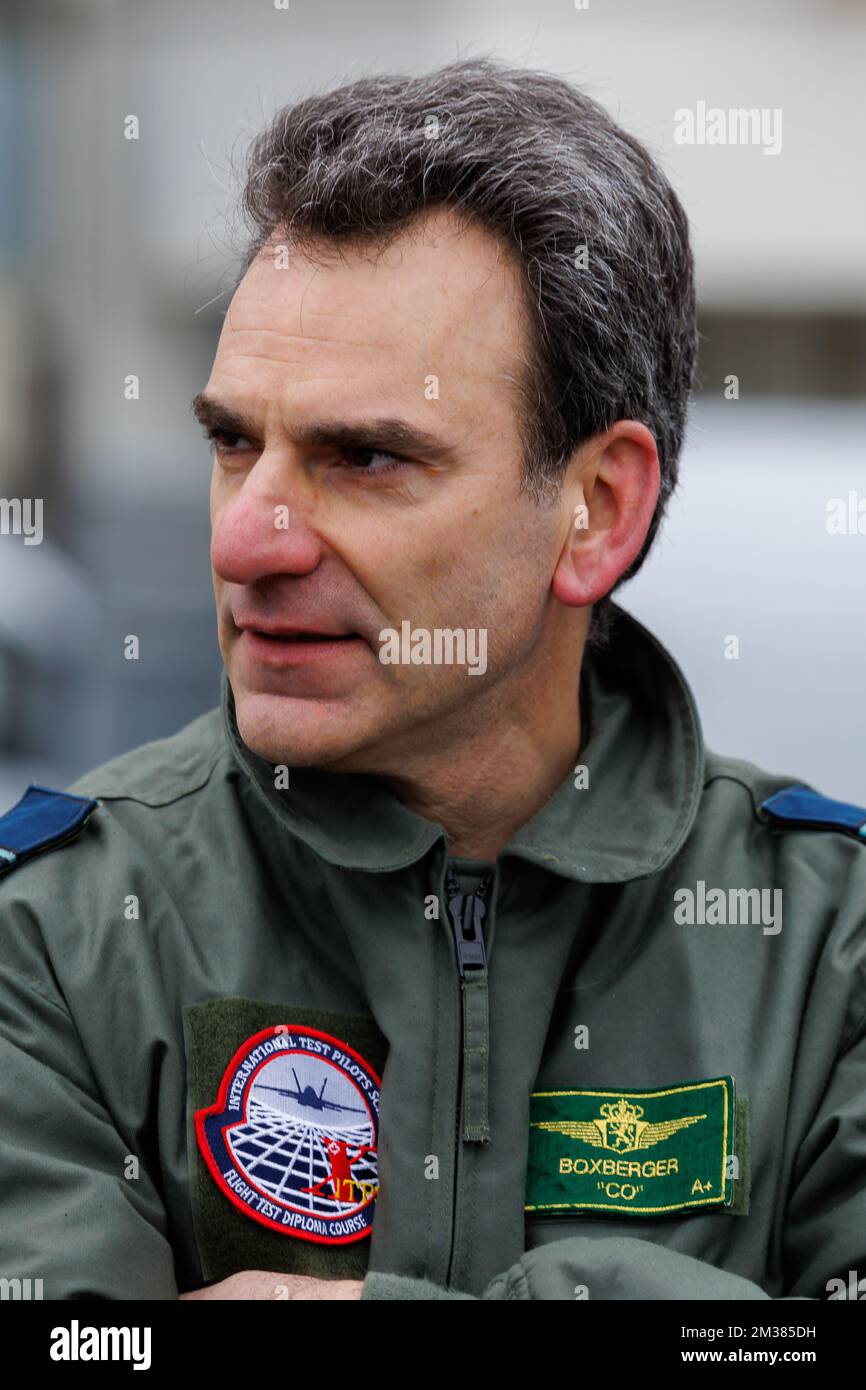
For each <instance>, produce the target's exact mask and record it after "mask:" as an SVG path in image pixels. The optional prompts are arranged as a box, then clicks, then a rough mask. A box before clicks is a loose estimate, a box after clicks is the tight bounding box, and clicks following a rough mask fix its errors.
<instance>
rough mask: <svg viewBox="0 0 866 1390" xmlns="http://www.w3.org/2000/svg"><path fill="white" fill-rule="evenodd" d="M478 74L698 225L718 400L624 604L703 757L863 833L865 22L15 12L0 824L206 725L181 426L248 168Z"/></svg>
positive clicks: (692, 13) (267, 3)
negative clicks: (333, 96)
mask: <svg viewBox="0 0 866 1390" xmlns="http://www.w3.org/2000/svg"><path fill="white" fill-rule="evenodd" d="M277 3H281V0H277ZM486 53H492V54H494V55H496V56H498V57H501V58H503V59H506V60H509V61H513V62H518V63H522V64H525V65H527V66H535V67H545V68H548V69H550V70H552V71H554V72H556V73H558V74H559V75H561V76H566V77H569V78H572V79H573V80H574V81H576V82H578V83H580V84H581V85H582V86H584V87H585V88H586V90H588V91H589V92H590V94H591V95H593V96H595V97H596V98H597V99H598V100H600V101H601V102H603V103H604V104H605V105H606V106H607V107H608V108H609V109H610V110H611V112H612V113H613V114H614V115H615V116H616V117H617V118H618V119H619V120H620V121H621V122H622V124H624V125H625V126H626V128H627V129H629V130H630V131H632V132H633V133H634V134H635V135H637V136H638V137H639V138H640V139H642V140H643V141H644V142H645V143H646V144H647V145H648V146H649V148H650V150H651V151H652V152H653V153H654V154H655V155H656V157H658V158H659V159H660V161H661V163H662V165H663V167H664V168H665V169H666V171H667V172H668V174H669V176H670V177H671V179H672V181H673V183H674V186H675V187H676V189H677V191H678V192H679V194H680V196H681V198H682V200H683V203H684V205H685V207H686V210H687V212H688V214H689V216H690V219H691V223H692V228H693V237H694V247H695V252H696V256H697V261H698V271H699V287H700V322H701V333H702V344H701V359H700V378H701V389H700V391H699V394H698V396H697V399H696V402H695V407H694V412H693V416H692V423H691V428H690V431H689V438H688V444H687V448H686V451H685V456H684V459H683V464H682V484H681V487H680V490H679V492H678V494H677V495H676V497H675V499H674V501H673V504H672V507H671V511H670V514H669V518H668V521H667V523H666V526H665V529H664V531H663V533H662V535H661V537H660V539H659V541H658V542H657V545H656V548H655V552H654V553H653V555H652V557H651V559H650V560H649V561H648V562H647V564H646V565H645V567H644V570H643V571H642V573H641V574H640V575H639V576H638V578H637V579H636V580H634V581H633V582H632V583H631V584H630V585H629V586H628V587H627V588H625V589H623V590H622V591H621V592H620V595H619V597H620V600H621V601H622V602H623V604H624V606H625V607H627V608H629V609H630V610H631V611H632V612H634V613H635V614H636V616H637V617H639V618H640V619H641V620H642V621H644V622H646V623H647V624H648V625H649V626H650V627H652V628H653V630H654V631H655V632H656V633H657V634H658V635H659V637H660V638H661V639H662V641H664V642H665V643H666V644H667V645H668V646H669V647H670V648H671V649H672V651H673V653H674V654H675V656H676V657H677V659H678V660H679V662H680V664H681V666H682V667H683V669H684V671H685V673H686V675H687V676H688V678H689V680H690V681H691V683H692V685H693V688H694V690H695V692H696V695H697V698H698V702H699V705H700V709H701V712H702V718H703V723H704V729H705V733H706V737H707V740H708V742H709V743H710V745H711V746H712V747H714V748H716V749H718V750H719V751H722V752H730V753H734V754H737V755H739V756H741V757H745V758H749V759H751V760H753V761H756V762H758V763H760V764H761V765H762V766H764V767H766V768H769V769H771V770H774V771H781V772H789V773H791V774H794V775H796V776H797V777H799V778H802V779H803V780H807V781H810V782H811V783H813V784H814V785H816V786H817V787H818V788H819V789H820V790H822V791H824V792H826V793H828V794H830V795H833V796H838V797H842V798H844V799H847V800H851V801H855V802H858V803H860V804H864V803H866V733H864V716H863V711H864V709H866V606H864V598H866V583H864V580H866V458H864V453H866V451H864V441H866V399H864V383H866V257H864V234H866V212H864V189H866V177H864V159H863V152H862V125H863V98H862V90H863V89H862V70H863V60H864V55H866V3H864V0H822V3H821V4H820V5H816V4H815V3H813V0H725V3H695V0H659V2H658V3H655V4H649V3H647V0H609V2H608V3H606V2H605V0H589V4H588V6H587V7H585V8H582V7H579V5H576V4H575V3H574V0H525V3H515V2H514V0H496V2H495V3H494V2H493V0H471V3H467V0H438V3H437V4H435V5H431V4H422V3H416V4H409V3H402V4H401V3H398V0H289V3H288V4H287V5H285V7H284V8H280V9H278V8H276V6H275V4H274V0H244V3H240V0H184V3H183V4H178V3H177V0H173V3H169V0H148V2H147V3H146V4H144V3H141V0H138V3H129V4H127V3H124V0H51V3H49V0H26V3H20V4H15V3H10V0H6V3H5V4H4V5H2V6H0V421H2V428H0V498H3V499H14V498H42V499H43V507H44V511H43V516H44V539H43V540H42V543H41V544H38V545H36V544H31V545H28V544H26V540H25V537H24V536H23V535H22V534H16V533H15V528H14V526H13V525H12V518H13V514H12V513H11V512H10V511H8V509H7V510H6V511H5V512H2V513H0V520H3V522H4V524H3V531H2V534H0V809H5V808H6V807H8V806H10V805H11V804H12V803H13V802H14V801H15V800H17V798H18V796H19V795H20V793H21V792H22V791H23V789H24V787H25V786H26V784H27V783H28V782H29V781H37V782H44V783H47V784H48V785H54V786H58V787H62V786H64V785H66V784H68V782H69V781H71V780H72V779H73V778H75V777H77V776H78V775H79V774H80V773H82V772H84V771H86V770H87V769H88V768H90V767H92V766H94V765H96V764H97V763H99V762H102V761H104V760H105V759H107V758H109V757H111V756H113V755H114V754H116V753H119V752H122V751H124V750H125V749H127V748H131V747H133V746H135V745H137V744H140V743H142V742H144V741H146V740H148V739H153V738H158V737H161V736H163V735H165V734H169V733H172V732H173V731H175V730H176V729H177V728H179V727H180V726H181V725H182V724H183V723H185V722H186V721H187V720H189V719H191V718H193V717H194V716H195V715H197V714H199V713H201V712H202V711H204V710H206V709H209V708H210V707H211V706H212V705H214V704H215V703H216V702H217V699H218V676H219V671H220V658H219V651H218V647H217V643H216V631H215V621H214V617H213V603H212V594H211V589H210V575H209V563H208V508H207V489H208V479H209V472H210V464H209V458H208V453H207V447H206V445H205V443H204V441H203V440H202V438H201V436H200V432H199V430H198V427H197V426H196V425H195V423H194V422H193V420H192V418H191V416H190V413H189V401H190V398H191V397H192V396H193V395H194V394H195V392H196V391H198V390H199V389H201V387H202V386H203V385H204V383H205V381H206V379H207V376H208V372H209V368H210V360H211V357H212V353H213V350H214V347H215V344H216V340H217V337H218V334H219V331H220V327H221V324H222V318H223V315H224V313H225V308H226V304H227V302H228V286H229V285H230V284H231V283H232V277H233V273H234V270H235V263H234V261H233V250H232V245H231V240H230V235H229V230H228V227H229V223H227V214H228V213H229V212H230V210H231V208H232V206H233V201H234V196H235V194H236V192H237V183H238V176H237V172H234V173H233V170H234V171H237V170H239V169H240V167H241V166H242V159H243V152H244V148H245V145H246V142H247V141H248V140H249V138H250V137H251V136H252V135H253V134H255V133H256V131H257V130H258V129H259V128H260V127H261V126H262V125H263V124H264V123H265V121H266V120H267V119H268V118H269V117H270V116H271V115H272V114H273V112H274V111H275V109H276V108H277V107H279V106H281V105H283V104H284V103H286V102H288V101H291V100H295V99H297V98H298V97H300V96H302V95H305V94H307V93H309V92H311V91H313V90H317V89H319V88H321V87H323V86H329V85H336V84H338V83H340V82H342V81H346V80H350V79H352V78H353V77H357V76H360V75H361V74H363V73H365V72H369V71H379V70H385V69H392V70H393V69H396V70H403V71H408V72H414V71H423V70H425V69H427V68H429V67H433V66H436V65H438V64H440V63H443V62H447V61H450V60H453V59H455V58H457V57H468V56H477V55H480V54H486ZM700 101H704V102H706V104H707V106H708V107H713V106H717V107H721V108H723V109H725V110H727V109H729V108H732V107H758V108H770V109H775V108H780V109H781V111H782V126H781V134H782V145H781V151H780V153H778V154H776V155H765V154H764V153H763V150H762V148H761V147H756V146H754V145H752V146H749V145H718V146H713V147H710V146H708V145H680V144H677V143H676V142H675V140H674V129H675V118H674V113H675V112H676V111H677V110H678V109H680V108H690V109H695V108H696V106H697V103H698V102H700ZM130 116H135V117H137V119H138V123H139V132H138V134H139V138H138V139H133V140H130V139H127V138H125V136H124V129H125V123H126V122H127V118H128V117H130ZM127 128H128V126H127ZM130 374H135V375H136V376H137V377H138V378H139V383H140V394H139V398H138V399H137V400H129V399H126V397H125V391H124V385H125V379H126V378H127V377H128V376H129V375H130ZM731 375H735V376H736V377H737V378H738V388H739V396H738V398H736V399H728V398H726V378H729V377H730V376H731ZM728 394H730V391H729V392H728ZM852 495H853V496H852ZM834 498H838V499H841V500H842V501H843V502H844V503H845V510H846V512H847V511H848V509H849V508H850V507H853V508H854V511H853V512H852V515H854V516H855V518H856V508H857V505H858V504H859V502H861V501H862V503H863V520H862V525H863V534H860V533H859V532H858V531H857V529H856V524H855V526H854V527H853V528H852V527H850V526H849V528H848V533H847V534H831V533H830V532H829V531H828V526H827V516H828V506H829V505H832V500H833V499H834ZM132 633H134V634H137V635H138V637H139V639H140V650H141V656H140V660H138V661H126V660H125V659H124V647H123V643H124V638H125V637H126V635H127V634H132ZM732 636H733V637H736V638H737V639H738V641H739V658H738V659H736V660H731V659H728V657H726V643H727V640H728V639H729V638H730V637H732ZM727 650H728V651H730V644H729V643H728V645H727Z"/></svg>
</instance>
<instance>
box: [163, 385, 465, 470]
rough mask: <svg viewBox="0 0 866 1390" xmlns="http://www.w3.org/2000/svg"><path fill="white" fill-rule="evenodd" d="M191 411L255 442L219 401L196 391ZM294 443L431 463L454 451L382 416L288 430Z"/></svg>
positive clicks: (247, 426) (242, 420) (249, 425)
mask: <svg viewBox="0 0 866 1390" xmlns="http://www.w3.org/2000/svg"><path fill="white" fill-rule="evenodd" d="M191 410H192V413H193V415H194V416H195V418H196V419H197V420H198V422H199V424H200V425H201V426H202V427H203V428H204V429H206V430H222V431H224V432H225V433H226V434H239V435H243V436H244V438H247V439H255V438H256V435H257V432H258V431H257V428H256V426H255V424H254V423H253V421H252V420H251V419H250V418H249V417H248V416H245V415H244V414H243V413H242V412H239V411H236V410H230V409H229V408H228V406H225V405H223V404H222V403H221V402H220V401H218V400H215V399H213V398H212V397H210V396H206V395H205V393H204V392H203V391H200V392H199V394H198V395H197V396H195V397H194V398H193V401H192V403H191ZM288 434H289V437H290V439H292V441H293V442H294V443H296V444H306V445H308V446H310V447H312V448H334V449H379V450H382V451H383V452H385V453H394V454H407V455H409V456H415V455H420V456H422V457H424V458H428V459H430V460H432V461H437V460H440V459H443V460H444V459H449V458H453V456H454V450H453V449H452V448H451V447H450V446H449V445H448V444H446V443H445V442H444V441H443V440H442V439H440V438H439V437H438V436H437V435H435V434H431V433H430V432H429V431H428V430H422V429H419V428H418V427H417V426H416V425H412V424H410V423H409V422H408V421H407V420H399V419H394V418H392V417H390V416H389V417H386V418H384V419H380V420H359V421H357V422H354V423H353V422H351V421H346V420H318V421H316V422H314V423H312V424H309V425H300V426H296V427H295V428H294V429H290V430H289V431H288Z"/></svg>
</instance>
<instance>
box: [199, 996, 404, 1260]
mask: <svg viewBox="0 0 866 1390" xmlns="http://www.w3.org/2000/svg"><path fill="white" fill-rule="evenodd" d="M380 1086H381V1082H380V1080H379V1077H378V1076H377V1075H376V1072H375V1071H374V1070H373V1068H372V1067H371V1066H370V1064H369V1062H365V1060H364V1058H363V1057H361V1056H360V1055H359V1054H358V1053H357V1052H355V1050H354V1049H353V1048H351V1047H349V1046H348V1044H347V1043H344V1042H341V1041H340V1039H339V1038H333V1037H331V1036H330V1034H328V1033H321V1032H319V1030H318V1029H316V1028H306V1027H303V1026H298V1027H294V1026H292V1025H289V1024H282V1023H281V1024H277V1025H276V1026H275V1027H273V1028H265V1029H263V1030H262V1032H260V1033H256V1034H254V1036H253V1037H251V1038H248V1039H247V1041H246V1042H245V1043H243V1045H242V1046H241V1047H239V1048H238V1050H237V1052H236V1053H235V1055H234V1057H233V1058H232V1060H231V1062H230V1063H229V1066H228V1068H227V1070H226V1072H225V1075H224V1076H223V1079H222V1082H221V1084H220V1088H219V1094H218V1096H217V1098H216V1101H215V1103H214V1104H213V1105H211V1106H209V1107H208V1108H207V1109H206V1110H199V1111H198V1112H197V1113H196V1116H195V1129H196V1137H197V1139H198V1146H199V1148H200V1150H201V1152H202V1154H203V1156H204V1159H205V1162H206V1163H207V1166H208V1168H209V1169H210V1172H211V1174H212V1175H213V1178H214V1180H215V1182H216V1183H217V1185H218V1186H219V1187H220V1188H221V1190H222V1191H223V1192H224V1193H225V1195H226V1196H227V1197H228V1199H229V1201H231V1202H233V1203H234V1205H235V1206H236V1207H238V1208H239V1210H240V1211H242V1212H243V1213H244V1214H245V1215H246V1216H250V1217H252V1219H253V1220H254V1221H260V1222H261V1223H262V1225H264V1226H270V1228H271V1230H274V1231H279V1232H281V1233H282V1234H283V1235H290V1236H298V1237H300V1239H301V1240H313V1241H319V1242H321V1243H322V1244H325V1245H342V1244H345V1243H346V1242H347V1241H351V1240H360V1239H361V1238H362V1237H363V1236H367V1235H369V1234H370V1230H371V1228H372V1225H373V1209H374V1206H375V1201H376V1194H377V1192H378V1190H379V1183H378V1168H377V1161H376V1145H377V1143H378V1135H379V1089H380Z"/></svg>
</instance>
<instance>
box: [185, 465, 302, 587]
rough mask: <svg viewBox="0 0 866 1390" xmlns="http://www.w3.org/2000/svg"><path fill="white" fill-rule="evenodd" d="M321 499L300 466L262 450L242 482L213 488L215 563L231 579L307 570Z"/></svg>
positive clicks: (236, 581) (233, 581) (248, 580)
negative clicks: (225, 488) (222, 489)
mask: <svg viewBox="0 0 866 1390" xmlns="http://www.w3.org/2000/svg"><path fill="white" fill-rule="evenodd" d="M316 511H317V501H316V497H315V495H314V492H313V488H312V484H311V483H310V482H309V481H307V482H305V481H304V478H303V473H302V470H301V469H300V467H299V466H289V465H288V464H287V463H286V461H285V459H282V460H277V459H275V458H272V459H269V458H268V456H267V454H262V455H260V457H259V458H258V459H257V461H256V463H255V464H254V466H253V467H252V468H251V469H250V471H249V473H247V475H246V476H245V478H244V480H243V482H242V484H241V485H240V486H239V487H237V488H235V489H233V490H232V491H231V492H230V493H228V494H227V495H225V496H223V497H221V496H220V495H219V489H218V488H217V490H216V493H215V500H214V505H213V513H212V530H211V564H212V565H213V568H214V572H215V573H216V574H217V575H219V577H220V578H221V579H223V580H224V581H225V582H226V583H229V584H255V583H256V582H257V581H258V580H261V579H265V578H267V577H268V576H270V575H276V574H287V575H304V574H309V573H310V572H311V571H312V570H314V569H315V568H316V566H317V565H318V564H319V562H320V560H321V558H322V553H323V547H322V541H321V539H320V537H319V536H318V534H317V532H316V529H315V527H314V525H313V516H314V514H315V512H316Z"/></svg>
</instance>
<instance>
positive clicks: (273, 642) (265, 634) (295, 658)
mask: <svg viewBox="0 0 866 1390" xmlns="http://www.w3.org/2000/svg"><path fill="white" fill-rule="evenodd" d="M310 631H316V629H315V628H297V627H295V628H273V629H269V630H267V631H265V629H264V628H252V627H245V628H242V629H241V636H240V641H241V643H242V645H243V647H245V648H246V650H247V652H248V653H249V655H250V656H251V657H252V659H253V660H254V661H256V662H258V663H260V664H261V665H262V666H269V667H270V668H271V669H272V670H284V669H285V668H287V667H291V666H307V665H309V664H310V663H312V662H323V661H330V662H337V661H346V660H348V659H351V658H352V657H353V656H354V655H356V654H357V653H358V652H359V651H360V650H361V649H362V648H363V647H366V645H367V643H366V642H365V641H364V638H363V637H359V636H358V634H357V633H350V634H347V635H345V636H343V635H342V634H337V633H335V634H334V635H333V636H330V635H329V636H326V637H325V638H324V640H323V641H321V642H281V641H279V640H277V639H278V637H282V636H286V635H289V634H291V633H302V632H310Z"/></svg>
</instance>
